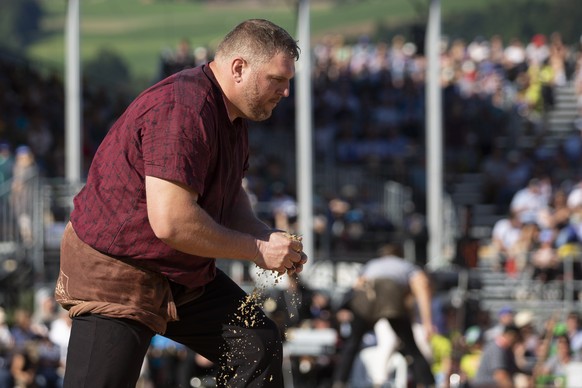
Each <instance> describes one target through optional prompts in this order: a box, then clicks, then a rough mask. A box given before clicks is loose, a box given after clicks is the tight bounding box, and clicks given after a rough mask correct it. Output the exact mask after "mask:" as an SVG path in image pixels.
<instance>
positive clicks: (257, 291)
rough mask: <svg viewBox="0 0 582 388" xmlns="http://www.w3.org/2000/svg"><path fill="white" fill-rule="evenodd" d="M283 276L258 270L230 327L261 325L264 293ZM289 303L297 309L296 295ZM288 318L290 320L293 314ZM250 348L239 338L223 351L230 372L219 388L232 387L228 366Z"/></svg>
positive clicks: (247, 327) (224, 376)
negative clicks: (251, 287) (253, 285)
mask: <svg viewBox="0 0 582 388" xmlns="http://www.w3.org/2000/svg"><path fill="white" fill-rule="evenodd" d="M286 236H287V237H288V238H290V239H292V240H295V241H301V236H299V235H296V234H291V233H286ZM283 275H284V273H282V274H281V273H279V272H277V271H272V270H265V269H260V270H259V271H258V273H257V281H256V282H255V287H254V288H253V290H252V292H251V293H250V294H247V295H246V296H245V298H244V299H243V301H242V302H241V304H240V306H238V308H237V310H236V313H235V314H234V316H233V319H232V321H231V325H233V326H241V327H243V328H246V329H249V328H253V327H257V326H258V325H259V324H260V323H261V318H260V317H261V315H262V307H263V306H262V304H263V300H264V298H265V291H266V290H267V289H269V288H272V287H275V286H277V285H278V284H279V283H280V282H281V281H282V279H283ZM291 303H292V305H293V307H295V308H297V307H298V304H299V298H298V296H297V295H296V294H294V295H293V296H292V297H291ZM290 316H291V318H292V317H293V314H291V315H290ZM233 334H235V335H236V334H237V332H236V330H235V331H234V332H233ZM241 334H242V333H241ZM251 346H252V344H251V343H250V341H248V340H246V339H245V338H244V337H242V336H241V337H240V338H238V339H236V344H235V345H233V346H232V347H231V348H230V349H224V350H225V352H224V353H225V354H224V357H225V359H226V365H227V366H225V368H230V371H225V373H223V374H221V376H220V377H222V378H223V379H224V381H222V382H221V381H220V377H219V380H218V383H219V386H228V385H229V384H230V385H232V384H233V383H234V382H235V381H236V379H237V377H238V374H237V373H236V372H235V373H234V374H232V372H234V368H233V367H232V366H228V365H230V364H231V362H232V360H233V359H240V358H241V356H244V355H245V354H248V353H249V349H250V347H251ZM256 351H257V352H261V351H262V349H260V348H257V349H256ZM247 361H248V362H253V363H256V362H257V361H256V360H247ZM228 372H230V373H228ZM228 376H231V380H230V381H226V380H227V379H228ZM267 379H268V381H269V382H271V381H273V376H272V375H270V376H269V377H267ZM220 383H222V384H220Z"/></svg>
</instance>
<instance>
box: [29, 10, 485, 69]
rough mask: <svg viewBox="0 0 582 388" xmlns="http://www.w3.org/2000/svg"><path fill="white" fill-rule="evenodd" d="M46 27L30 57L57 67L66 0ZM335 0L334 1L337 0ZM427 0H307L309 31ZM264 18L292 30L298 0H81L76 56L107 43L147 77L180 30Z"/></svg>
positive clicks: (409, 17)
mask: <svg viewBox="0 0 582 388" xmlns="http://www.w3.org/2000/svg"><path fill="white" fill-rule="evenodd" d="M42 4H43V6H44V7H45V11H46V15H47V16H46V17H45V19H44V21H43V24H42V26H43V30H44V31H46V32H47V34H46V36H47V38H44V39H43V40H42V41H40V42H37V43H36V44H34V45H33V46H32V47H31V48H30V49H29V54H30V56H31V58H34V59H36V60H38V61H41V62H48V63H50V64H52V65H55V66H58V67H61V66H62V64H63V61H64V55H65V54H64V50H65V46H64V25H65V20H66V17H65V12H66V7H67V5H66V4H67V3H66V1H65V0H45V1H43V2H42ZM338 4H339V5H338ZM426 4H427V2H426V1H422V0H416V1H413V0H369V1H365V0H362V1H355V0H354V1H344V2H337V1H336V2H331V1H327V2H326V1H312V7H311V10H312V11H311V21H312V27H311V28H312V34H313V38H314V39H318V38H319V37H321V36H323V35H325V34H326V33H330V32H342V33H346V34H349V35H353V36H357V35H359V34H361V33H373V32H374V31H377V30H378V28H381V29H385V30H386V29H389V28H395V27H397V26H399V25H404V24H410V23H413V22H421V21H424V20H425V17H426V15H425V14H424V13H425V12H426ZM486 4H487V0H471V1H466V0H446V1H443V15H446V14H450V13H452V12H460V11H471V10H478V9H480V8H483V7H484V6H485V5H486ZM251 17H253V18H257V17H258V18H268V19H270V20H273V21H274V22H276V23H278V24H280V25H282V26H283V27H285V28H287V29H288V30H289V31H290V32H292V33H294V31H295V26H296V9H295V2H294V1H292V0H288V1H282V0H270V1H260V0H257V1H230V2H226V1H207V2H200V1H186V0H183V1H170V0H165V1H163V0H157V1H156V0H83V1H81V56H82V58H83V60H84V61H86V60H87V59H90V58H93V57H95V55H97V53H98V52H99V50H101V49H103V48H107V49H109V50H112V51H114V52H116V53H118V54H119V55H121V56H122V57H123V58H124V60H125V62H126V64H127V65H128V66H129V68H130V71H131V74H132V76H133V77H138V78H146V79H149V78H151V77H152V76H153V75H154V74H155V71H156V69H157V65H158V58H159V55H160V52H161V51H162V50H163V49H164V48H168V47H169V48H174V47H175V45H176V43H177V42H178V41H179V40H180V39H181V38H183V37H186V38H189V39H190V41H191V43H192V45H193V46H199V45H204V46H209V47H213V46H214V45H216V43H217V40H218V39H219V38H220V37H221V36H222V35H223V34H224V33H225V32H226V31H228V30H229V29H230V28H231V27H232V26H233V25H235V24H237V23H238V22H240V21H241V20H243V19H246V18H251Z"/></svg>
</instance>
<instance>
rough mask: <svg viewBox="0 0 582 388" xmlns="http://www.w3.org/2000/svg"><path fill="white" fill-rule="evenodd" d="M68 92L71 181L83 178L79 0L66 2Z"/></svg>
mask: <svg viewBox="0 0 582 388" xmlns="http://www.w3.org/2000/svg"><path fill="white" fill-rule="evenodd" d="M67 5H68V7H67V23H66V35H65V39H66V51H65V64H66V66H65V72H66V74H65V81H66V85H65V96H66V107H65V112H66V128H65V133H66V136H65V149H66V159H65V162H66V166H65V174H66V178H67V181H68V182H69V183H77V182H79V181H80V180H81V167H82V161H81V70H80V60H79V58H80V56H79V0H69V1H68V3H67Z"/></svg>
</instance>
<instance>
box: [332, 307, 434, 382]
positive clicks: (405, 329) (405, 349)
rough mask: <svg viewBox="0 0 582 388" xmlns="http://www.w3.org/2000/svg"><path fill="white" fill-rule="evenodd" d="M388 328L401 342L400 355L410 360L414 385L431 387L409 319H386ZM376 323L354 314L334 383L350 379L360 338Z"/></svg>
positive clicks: (428, 367)
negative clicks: (349, 334)
mask: <svg viewBox="0 0 582 388" xmlns="http://www.w3.org/2000/svg"><path fill="white" fill-rule="evenodd" d="M387 319H388V322H390V326H392V329H393V330H394V332H395V333H396V335H397V336H398V338H400V341H401V342H402V349H401V351H402V353H403V354H404V355H405V356H410V357H411V359H412V365H411V368H412V373H413V376H414V382H415V383H416V384H424V385H427V386H428V385H432V384H434V376H433V374H432V371H431V368H430V364H429V363H428V361H427V360H426V358H424V355H423V354H422V352H421V351H420V349H419V348H418V345H417V344H416V341H415V340H414V334H413V333H412V322H411V320H410V319H409V318H387ZM375 324H376V322H371V321H367V320H364V319H362V318H360V317H359V316H358V315H356V314H354V319H353V321H352V334H351V336H350V337H349V338H348V340H347V341H346V343H345V344H344V346H343V349H342V352H341V355H340V359H339V363H338V365H337V366H336V368H335V374H334V381H336V382H342V383H346V382H347V381H348V379H349V377H350V373H351V371H352V366H353V363H354V360H355V358H356V356H357V355H358V353H359V352H360V347H361V343H362V337H363V336H364V334H366V333H367V332H368V331H370V330H372V329H374V325H375Z"/></svg>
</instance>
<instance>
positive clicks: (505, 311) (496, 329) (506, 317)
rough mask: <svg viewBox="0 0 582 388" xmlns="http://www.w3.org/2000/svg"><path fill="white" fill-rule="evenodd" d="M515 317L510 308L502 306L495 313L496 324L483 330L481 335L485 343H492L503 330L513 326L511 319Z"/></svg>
mask: <svg viewBox="0 0 582 388" xmlns="http://www.w3.org/2000/svg"><path fill="white" fill-rule="evenodd" d="M514 317H515V311H514V310H513V308H512V307H510V306H504V307H502V308H501V309H500V310H499V311H498V312H497V322H496V323H495V324H494V325H493V326H491V327H490V328H488V329H487V330H485V333H484V335H483V337H484V340H485V343H489V342H491V341H493V340H494V339H495V338H497V336H499V335H500V334H501V333H503V331H504V330H505V328H506V327H507V326H509V325H511V324H513V318H514Z"/></svg>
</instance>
